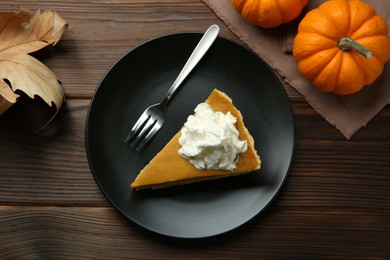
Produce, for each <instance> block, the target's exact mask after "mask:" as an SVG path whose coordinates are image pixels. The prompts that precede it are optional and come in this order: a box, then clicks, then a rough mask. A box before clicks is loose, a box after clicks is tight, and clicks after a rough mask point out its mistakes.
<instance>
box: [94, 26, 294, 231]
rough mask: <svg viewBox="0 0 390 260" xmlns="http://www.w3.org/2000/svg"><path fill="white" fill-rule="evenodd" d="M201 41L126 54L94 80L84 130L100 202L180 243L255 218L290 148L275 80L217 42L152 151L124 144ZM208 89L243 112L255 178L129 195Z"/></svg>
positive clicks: (283, 171) (281, 175) (285, 106)
mask: <svg viewBox="0 0 390 260" xmlns="http://www.w3.org/2000/svg"><path fill="white" fill-rule="evenodd" d="M201 36H202V35H201V34H197V33H181V34H173V35H168V36H162V37H159V38H156V39H153V40H151V41H148V42H146V43H144V44H142V45H140V46H138V47H136V48H134V49H133V50H131V51H130V52H128V53H127V54H126V55H124V56H123V57H122V58H121V59H120V60H119V61H118V62H117V63H116V64H115V65H114V66H113V67H112V68H111V69H110V70H109V72H108V73H107V74H106V75H105V77H104V78H103V80H102V81H101V83H100V85H99V87H98V88H97V90H96V92H95V94H94V97H93V99H92V102H91V105H90V108H89V111H88V115H87V122H86V150H87V155H88V160H89V164H90V167H91V170H92V173H93V175H94V178H95V180H96V182H97V184H98V186H99V187H100V189H101V190H102V192H103V194H104V195H105V196H106V198H107V199H108V200H109V201H110V202H111V203H112V205H113V206H114V207H115V208H116V209H118V210H119V211H120V212H121V213H122V214H123V215H125V216H126V217H127V218H129V219H131V220H132V221H134V222H135V223H137V224H139V225H141V226H143V227H144V228H146V229H149V230H151V231H154V232H157V233H159V234H163V235H167V236H172V237H179V238H202V237H209V236H214V235H218V234H221V233H224V232H227V231H229V230H232V229H234V228H236V227H238V226H240V225H242V224H243V223H245V222H247V221H248V220H250V219H252V218H253V217H254V216H256V215H257V214H258V213H259V212H261V211H262V210H263V209H264V208H265V207H266V206H267V205H268V204H269V203H270V202H271V201H272V199H273V198H274V197H275V196H276V194H277V192H278V191H279V190H280V188H281V186H282V184H283V182H284V180H285V178H286V176H287V172H288V170H289V166H290V163H291V160H292V155H293V148H294V120H293V115H292V111H291V106H290V103H289V100H288V97H287V95H286V92H285V90H284V88H283V86H282V84H281V82H280V81H279V79H278V78H277V76H275V74H274V72H273V71H272V70H271V69H270V68H269V67H268V65H267V64H266V63H265V62H264V61H262V60H261V59H259V58H258V57H257V56H256V55H254V54H253V53H252V52H250V51H248V50H247V49H246V48H244V47H242V46H241V45H239V44H237V43H234V42H232V41H230V40H227V39H224V38H220V37H219V38H217V40H216V41H215V43H214V44H213V46H212V47H211V48H210V50H209V52H208V53H207V54H206V55H205V57H203V59H202V60H201V62H200V63H199V64H198V66H197V67H196V68H195V70H194V71H192V73H191V74H190V76H189V77H188V78H187V80H185V81H184V82H183V85H182V86H181V89H180V90H179V92H178V93H177V94H176V95H175V97H174V98H173V100H172V101H171V103H170V104H169V106H168V119H167V120H166V121H165V124H164V126H163V128H162V129H161V130H160V132H159V133H158V134H157V135H156V136H155V138H154V139H153V140H152V141H151V143H149V144H148V145H147V147H146V148H145V149H144V150H142V151H139V152H136V151H134V150H132V149H131V148H130V147H129V146H127V145H126V144H125V143H124V140H125V137H126V135H127V133H128V131H129V130H130V128H131V127H132V125H133V124H134V122H135V121H136V119H137V118H138V117H139V115H140V114H141V113H142V111H143V110H144V109H145V108H146V107H147V106H149V105H150V104H153V103H157V102H159V101H161V99H162V98H163V97H164V95H165V93H166V92H167V91H168V89H169V87H170V85H171V84H172V83H173V81H174V80H175V78H176V76H177V75H178V74H179V72H180V70H181V68H182V67H183V65H184V63H185V62H186V60H187V58H188V57H189V56H190V54H191V52H192V50H193V49H194V48H195V46H196V44H197V43H198V41H199V40H200V38H201ZM214 88H217V89H219V90H221V91H224V92H226V93H227V94H228V95H229V96H230V97H231V98H232V99H233V102H234V104H235V105H236V107H237V108H238V109H239V110H240V111H241V113H242V114H243V117H244V121H245V124H246V126H247V128H248V129H249V131H250V132H251V133H252V135H253V137H254V139H255V142H256V149H257V150H258V151H259V153H260V156H261V159H262V168H261V170H259V171H257V172H253V173H250V174H247V175H242V176H237V177H229V178H225V179H220V180H214V181H208V182H200V183H196V184H190V185H183V186H178V187H172V188H167V189H160V190H141V191H134V190H131V189H130V186H129V185H130V183H131V182H132V181H133V180H134V178H135V177H136V175H137V174H138V172H139V171H140V170H141V169H142V168H143V166H144V165H145V164H147V163H148V162H149V161H150V160H151V159H152V158H153V157H154V155H155V154H156V153H157V152H158V151H159V150H160V149H161V148H162V147H163V146H164V145H165V144H166V143H167V142H168V140H169V139H170V138H171V137H172V136H173V135H174V134H175V133H176V132H177V131H178V130H179V129H180V128H181V126H182V125H183V123H184V122H185V121H186V119H187V116H188V115H190V114H192V112H193V110H194V108H195V106H196V105H197V104H199V103H201V102H202V101H204V100H205V99H206V98H207V96H208V95H209V94H210V93H211V91H212V90H213V89H214ZM172 163H174V162H172Z"/></svg>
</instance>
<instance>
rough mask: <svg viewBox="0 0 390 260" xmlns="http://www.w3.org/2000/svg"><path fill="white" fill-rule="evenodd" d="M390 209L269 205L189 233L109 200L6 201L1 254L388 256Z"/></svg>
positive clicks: (59, 256) (2, 209)
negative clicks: (214, 230)
mask: <svg viewBox="0 0 390 260" xmlns="http://www.w3.org/2000/svg"><path fill="white" fill-rule="evenodd" d="M389 217H390V212H387V213H383V214H378V213H372V212H364V211H363V212H361V211H352V212H342V211H313V210H310V211H301V210H298V211H297V210H282V211H281V210H279V211H274V210H271V209H270V210H267V211H265V212H264V213H263V214H261V215H259V216H257V217H255V219H253V220H252V221H250V222H249V223H247V224H245V225H244V226H242V227H241V228H239V229H237V230H235V231H233V232H229V233H227V234H225V235H222V236H218V237H213V238H209V239H205V240H197V241H194V240H176V239H170V238H162V237H160V236H158V235H155V234H153V233H150V232H146V231H144V230H143V229H142V228H140V227H138V226H137V225H136V224H134V223H133V222H131V221H128V220H127V219H124V218H123V217H122V216H121V215H119V213H117V212H116V211H114V210H113V209H111V208H106V207H103V208H100V207H99V208H95V207H88V208H80V207H6V206H5V207H4V206H3V207H0V223H1V224H0V233H1V234H2V235H3V236H6V237H7V239H6V241H3V243H1V244H0V254H1V256H2V258H7V259H10V258H17V259H25V258H40V259H49V258H56V259H63V258H67V259H84V258H88V259H91V258H93V259H107V258H109V259H128V258H135V259H140V258H148V259H157V258H158V259H161V258H162V259H168V258H169V259H171V258H172V257H173V258H175V259H187V258H191V259H205V258H219V259H254V258H256V259H258V258H262V259H263V258H272V259H280V258H295V259H297V258H299V257H309V258H311V259H318V258H321V259H323V258H337V259H351V258H355V257H358V258H365V259H374V258H375V259H385V258H386V257H387V256H388V254H387V253H389V252H390V251H389V248H390V247H389V245H390V244H389V241H388V236H389V230H390V224H389V222H388V221H387V220H388V218H389ZM368 238H369V239H368ZM346 241H348V242H346ZM369 241H375V243H370V242H369ZM378 241H381V242H380V243H378ZM291 245H294V246H293V247H292V246H291ZM226 248H229V250H226Z"/></svg>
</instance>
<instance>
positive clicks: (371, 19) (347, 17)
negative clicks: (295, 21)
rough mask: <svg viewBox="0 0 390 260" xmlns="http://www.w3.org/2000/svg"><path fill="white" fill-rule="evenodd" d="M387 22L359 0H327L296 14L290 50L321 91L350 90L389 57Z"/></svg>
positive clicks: (360, 85)
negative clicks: (296, 31)
mask: <svg viewBox="0 0 390 260" xmlns="http://www.w3.org/2000/svg"><path fill="white" fill-rule="evenodd" d="M387 34H388V25H387V23H386V21H385V20H384V19H383V18H382V17H380V16H379V15H378V14H377V13H376V12H375V10H374V9H373V7H372V6H371V5H369V4H367V3H365V2H363V1H360V0H330V1H327V2H324V3H323V4H322V5H320V6H319V7H318V8H316V9H314V10H312V11H310V12H309V13H307V14H306V16H305V17H304V18H303V19H302V21H301V22H300V24H299V27H298V34H297V36H296V37H295V39H294V47H293V55H294V57H295V59H296V61H297V64H298V68H299V70H300V72H301V74H302V75H303V76H304V77H305V78H307V79H308V80H309V81H311V82H312V83H313V85H314V86H316V87H317V88H318V89H320V90H321V91H324V92H334V93H337V94H341V95H346V94H352V93H355V92H357V91H359V90H361V89H362V88H363V87H364V86H366V85H370V84H372V83H373V82H374V81H375V80H376V79H377V78H378V77H379V76H380V75H381V74H382V72H383V67H384V63H386V62H387V61H388V60H389V58H390V38H389V37H388V36H387Z"/></svg>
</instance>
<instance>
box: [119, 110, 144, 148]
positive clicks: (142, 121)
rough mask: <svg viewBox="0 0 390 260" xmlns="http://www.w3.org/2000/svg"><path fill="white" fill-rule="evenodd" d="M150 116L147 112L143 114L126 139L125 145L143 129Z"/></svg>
mask: <svg viewBox="0 0 390 260" xmlns="http://www.w3.org/2000/svg"><path fill="white" fill-rule="evenodd" d="M148 118H149V116H148V114H147V113H146V110H145V111H144V112H143V113H142V115H141V116H140V117H139V118H138V120H137V122H136V123H135V124H134V126H133V128H132V129H131V130H130V132H129V134H128V135H127V137H126V139H125V143H127V142H128V141H130V140H131V139H132V138H133V137H134V136H135V134H136V133H137V132H138V131H139V130H140V129H141V127H142V126H143V125H144V124H145V123H146V121H147V120H148Z"/></svg>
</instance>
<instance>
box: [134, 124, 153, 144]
mask: <svg viewBox="0 0 390 260" xmlns="http://www.w3.org/2000/svg"><path fill="white" fill-rule="evenodd" d="M155 122H156V120H154V119H152V118H151V117H149V118H148V120H147V121H146V123H145V125H144V127H143V128H142V129H141V131H140V132H139V134H138V135H137V136H136V137H135V139H134V140H133V142H132V143H131V144H130V146H133V145H135V144H136V143H138V142H139V141H140V139H141V137H143V136H144V135H145V134H146V133H147V132H148V131H149V130H150V128H151V127H152V126H153V125H154V124H155Z"/></svg>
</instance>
